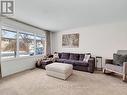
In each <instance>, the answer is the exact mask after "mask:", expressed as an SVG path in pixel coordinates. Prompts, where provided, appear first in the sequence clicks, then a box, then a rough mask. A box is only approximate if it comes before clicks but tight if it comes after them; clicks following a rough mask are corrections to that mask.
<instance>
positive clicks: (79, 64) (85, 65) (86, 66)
mask: <svg viewBox="0 0 127 95" xmlns="http://www.w3.org/2000/svg"><path fill="white" fill-rule="evenodd" d="M87 54H88V53H87ZM89 54H90V53H89ZM90 55H91V54H90ZM58 56H59V58H58V59H56V62H59V63H66V64H72V65H73V69H74V70H80V71H86V72H90V73H93V72H94V69H95V58H94V57H91V56H90V59H89V60H88V62H85V61H83V59H84V57H85V54H77V53H64V52H63V53H58Z"/></svg>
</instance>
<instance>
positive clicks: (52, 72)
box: [45, 63, 73, 80]
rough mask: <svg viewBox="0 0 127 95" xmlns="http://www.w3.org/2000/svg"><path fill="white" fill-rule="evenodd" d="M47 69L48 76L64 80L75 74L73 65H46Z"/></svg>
mask: <svg viewBox="0 0 127 95" xmlns="http://www.w3.org/2000/svg"><path fill="white" fill-rule="evenodd" d="M45 68H46V73H47V75H49V76H53V77H56V78H60V79H64V80H65V79H67V78H68V77H69V76H70V75H71V74H72V72H73V66H72V65H71V64H64V63H52V64H49V65H46V67H45Z"/></svg>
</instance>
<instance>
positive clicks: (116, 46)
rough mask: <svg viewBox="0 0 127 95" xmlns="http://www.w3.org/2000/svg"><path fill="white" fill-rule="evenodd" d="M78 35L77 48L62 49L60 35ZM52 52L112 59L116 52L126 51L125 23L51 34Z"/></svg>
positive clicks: (126, 28) (126, 33) (126, 29)
mask: <svg viewBox="0 0 127 95" xmlns="http://www.w3.org/2000/svg"><path fill="white" fill-rule="evenodd" d="M71 33H79V34H80V38H79V48H63V47H62V34H71ZM52 40H53V46H52V47H53V49H52V50H53V51H52V52H54V51H58V52H76V53H85V52H91V53H92V55H93V56H102V57H103V58H112V55H113V53H114V52H116V51H117V50H123V49H124V50H127V21H125V22H117V23H110V24H100V25H93V26H87V27H83V28H78V29H72V30H66V31H61V32H56V33H53V37H52Z"/></svg>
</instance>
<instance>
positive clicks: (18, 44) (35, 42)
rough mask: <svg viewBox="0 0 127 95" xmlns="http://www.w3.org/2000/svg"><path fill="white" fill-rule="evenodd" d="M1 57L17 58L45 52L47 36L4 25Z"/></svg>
mask: <svg viewBox="0 0 127 95" xmlns="http://www.w3.org/2000/svg"><path fill="white" fill-rule="evenodd" d="M1 30H2V31H0V33H1V38H0V41H1V43H0V44H1V45H0V46H1V50H0V52H1V58H15V57H19V56H20V57H22V56H34V55H42V54H45V47H46V36H45V34H42V35H36V34H33V33H31V32H25V31H17V30H16V29H15V28H14V27H10V26H9V27H8V26H7V27H6V26H2V29H1Z"/></svg>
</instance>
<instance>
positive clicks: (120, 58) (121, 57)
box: [113, 53, 127, 66]
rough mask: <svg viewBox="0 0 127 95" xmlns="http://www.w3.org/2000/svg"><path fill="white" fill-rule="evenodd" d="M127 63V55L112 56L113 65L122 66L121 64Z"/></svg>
mask: <svg viewBox="0 0 127 95" xmlns="http://www.w3.org/2000/svg"><path fill="white" fill-rule="evenodd" d="M126 61H127V55H120V54H115V53H114V54H113V63H114V64H116V65H119V66H122V65H123V62H126Z"/></svg>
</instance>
